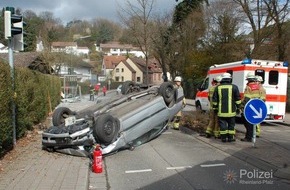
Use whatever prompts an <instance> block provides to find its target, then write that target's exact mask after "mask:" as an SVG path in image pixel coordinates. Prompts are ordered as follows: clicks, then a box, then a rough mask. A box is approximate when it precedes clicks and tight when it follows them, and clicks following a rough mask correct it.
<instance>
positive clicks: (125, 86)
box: [121, 81, 135, 95]
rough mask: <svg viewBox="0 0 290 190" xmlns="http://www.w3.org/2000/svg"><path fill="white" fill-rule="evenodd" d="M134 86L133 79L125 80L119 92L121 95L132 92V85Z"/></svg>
mask: <svg viewBox="0 0 290 190" xmlns="http://www.w3.org/2000/svg"><path fill="white" fill-rule="evenodd" d="M134 86H135V84H134V82H133V81H125V82H124V84H123V85H122V87H121V93H122V94H123V95H126V94H129V93H130V92H132V89H133V87H134Z"/></svg>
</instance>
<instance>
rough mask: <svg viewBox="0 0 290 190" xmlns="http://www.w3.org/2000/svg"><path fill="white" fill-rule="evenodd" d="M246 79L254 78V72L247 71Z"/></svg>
mask: <svg viewBox="0 0 290 190" xmlns="http://www.w3.org/2000/svg"><path fill="white" fill-rule="evenodd" d="M246 79H247V80H256V76H255V74H254V72H248V74H247V77H246Z"/></svg>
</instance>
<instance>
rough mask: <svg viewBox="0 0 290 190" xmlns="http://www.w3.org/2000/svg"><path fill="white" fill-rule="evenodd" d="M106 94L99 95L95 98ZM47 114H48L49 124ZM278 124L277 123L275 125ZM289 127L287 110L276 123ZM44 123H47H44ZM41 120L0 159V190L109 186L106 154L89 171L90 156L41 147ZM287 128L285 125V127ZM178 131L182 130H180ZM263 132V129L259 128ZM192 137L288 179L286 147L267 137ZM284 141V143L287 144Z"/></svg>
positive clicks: (81, 103) (79, 103) (77, 104)
mask: <svg viewBox="0 0 290 190" xmlns="http://www.w3.org/2000/svg"><path fill="white" fill-rule="evenodd" d="M102 98H106V97H100V98H99V99H102ZM94 104H96V101H95V102H92V101H89V98H88V96H83V97H82V98H81V99H79V100H77V99H76V100H73V101H67V102H63V103H61V104H60V105H59V106H67V107H69V108H70V109H72V110H74V111H81V110H84V109H87V108H90V107H92V106H94ZM187 104H188V105H189V107H190V105H191V106H194V101H193V100H187ZM50 121H51V118H50V117H48V124H47V125H50ZM279 126H280V125H277V127H278V128H279ZM282 126H283V127H284V128H285V126H286V127H289V129H290V114H289V113H288V114H287V115H286V119H285V123H283V125H282V124H281V126H280V127H282ZM46 127H47V126H46ZM43 128H45V124H40V126H39V127H38V128H37V130H36V131H35V132H33V133H30V134H28V137H27V139H28V140H29V139H31V140H29V142H28V143H26V144H25V143H24V144H21V143H19V144H18V143H17V144H16V147H15V148H14V150H13V151H12V152H13V154H8V155H7V156H6V158H5V159H3V160H0V169H1V170H0V190H17V189H19V190H20V189H21V190H26V189H27V190H32V189H36V190H38V189H39V190H40V189H41V190H46V189H53V190H54V189H62V190H66V189H70V190H72V189H75V190H82V189H83V190H87V189H90V190H104V189H109V184H108V183H107V176H106V164H105V163H106V162H105V161H106V158H104V159H103V172H102V173H93V172H92V170H91V165H90V159H89V158H85V157H76V156H71V155H65V154H61V153H56V152H53V153H51V152H48V151H45V150H42V146H41V133H42V131H43ZM236 130H237V132H238V133H237V136H238V137H242V136H243V135H244V134H243V133H244V128H243V127H237V128H236ZM286 130H287V129H286ZM181 132H183V131H182V130H181ZM262 132H263V131H262ZM195 136H196V138H197V139H199V140H200V141H201V142H203V143H207V144H209V145H210V146H213V147H215V148H217V149H219V150H221V151H224V152H226V153H228V154H230V155H232V156H234V157H236V158H238V159H241V160H244V161H246V162H248V163H249V164H252V165H254V166H256V167H257V168H259V169H263V170H265V171H270V170H273V171H274V176H276V177H279V178H281V179H286V180H290V167H289V166H290V159H289V158H290V148H289V149H288V148H287V147H283V146H281V144H279V143H277V142H276V141H274V140H273V141H272V140H271V139H267V138H266V137H265V138H263V137H262V138H259V139H257V143H256V146H255V147H253V146H252V144H251V143H245V142H241V141H236V142H234V143H228V144H227V145H226V146H225V144H223V143H221V142H220V141H218V140H216V139H211V138H209V139H208V138H205V137H203V136H199V135H197V134H195ZM283 138H284V140H286V141H287V140H288V139H289V138H290V133H289V130H288V133H283ZM289 146H290V145H289V143H288V147H289Z"/></svg>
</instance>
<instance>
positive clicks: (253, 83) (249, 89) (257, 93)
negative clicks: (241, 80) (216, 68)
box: [241, 72, 262, 142]
mask: <svg viewBox="0 0 290 190" xmlns="http://www.w3.org/2000/svg"><path fill="white" fill-rule="evenodd" d="M246 80H247V81H248V83H247V86H246V88H245V91H244V97H243V99H242V104H241V108H242V110H243V108H244V107H245V105H246V103H247V102H248V101H249V100H251V99H254V98H258V99H262V90H261V88H260V85H259V84H258V83H257V78H256V76H255V74H254V72H249V73H248V74H247V78H246ZM242 113H243V112H242ZM242 119H243V122H244V125H245V128H246V135H245V138H243V139H241V141H246V142H252V137H253V128H254V125H253V124H251V123H249V122H248V121H247V120H246V119H245V117H244V115H243V114H242Z"/></svg>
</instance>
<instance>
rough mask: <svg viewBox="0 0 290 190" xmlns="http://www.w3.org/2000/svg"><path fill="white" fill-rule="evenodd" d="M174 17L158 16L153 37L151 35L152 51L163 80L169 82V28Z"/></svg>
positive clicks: (153, 29)
mask: <svg viewBox="0 0 290 190" xmlns="http://www.w3.org/2000/svg"><path fill="white" fill-rule="evenodd" d="M171 20H172V16H170V14H165V15H163V16H160V15H159V16H157V17H156V18H155V19H154V22H153V27H152V31H153V35H151V41H152V43H153V46H152V50H153V55H154V57H155V58H156V59H157V60H158V61H159V63H160V65H161V68H162V72H163V80H164V81H168V78H167V72H168V65H169V59H168V55H169V52H170V49H171V46H170V43H169V39H170V36H169V33H168V31H169V28H170V25H171Z"/></svg>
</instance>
